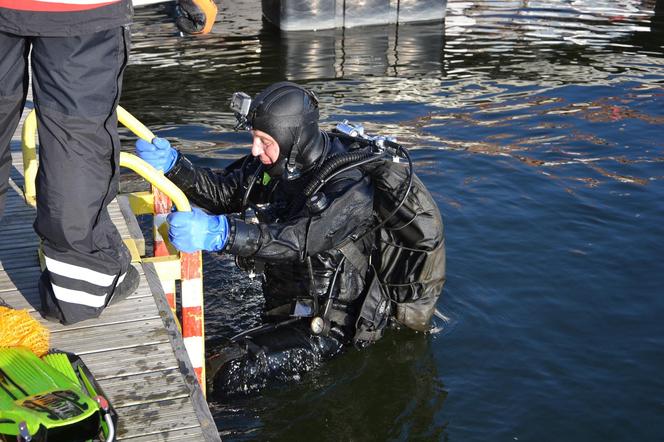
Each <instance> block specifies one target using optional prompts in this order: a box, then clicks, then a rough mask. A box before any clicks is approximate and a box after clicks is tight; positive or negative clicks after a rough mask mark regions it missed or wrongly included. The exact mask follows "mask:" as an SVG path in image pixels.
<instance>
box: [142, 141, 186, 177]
mask: <svg viewBox="0 0 664 442" xmlns="http://www.w3.org/2000/svg"><path fill="white" fill-rule="evenodd" d="M136 155H138V156H139V158H141V159H142V160H145V161H146V162H147V163H149V164H150V165H151V166H152V167H154V168H155V169H159V170H161V171H162V172H164V173H166V172H168V171H169V170H171V169H172V168H173V166H174V165H175V161H176V160H177V159H178V151H177V150H175V149H173V148H172V147H171V143H169V142H168V140H167V139H166V138H155V139H154V140H152V143H148V142H147V141H145V140H143V139H139V140H138V141H136Z"/></svg>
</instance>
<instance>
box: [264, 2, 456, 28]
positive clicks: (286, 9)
mask: <svg viewBox="0 0 664 442" xmlns="http://www.w3.org/2000/svg"><path fill="white" fill-rule="evenodd" d="M261 6H262V8H263V16H264V17H265V18H266V19H267V20H268V21H269V22H271V23H272V24H274V25H275V26H277V27H278V28H279V29H281V30H282V31H315V30H320V29H333V28H351V27H355V26H371V25H385V24H390V23H408V22H416V21H432V20H443V19H444V18H445V8H446V7H447V0H321V1H310V0H261Z"/></svg>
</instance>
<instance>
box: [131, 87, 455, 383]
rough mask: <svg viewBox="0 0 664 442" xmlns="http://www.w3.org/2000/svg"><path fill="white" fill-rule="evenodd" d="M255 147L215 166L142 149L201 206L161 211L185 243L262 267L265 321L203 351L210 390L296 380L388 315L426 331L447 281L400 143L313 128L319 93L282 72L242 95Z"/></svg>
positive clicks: (435, 219) (366, 339)
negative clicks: (214, 350)
mask: <svg viewBox="0 0 664 442" xmlns="http://www.w3.org/2000/svg"><path fill="white" fill-rule="evenodd" d="M231 108H232V109H233V111H234V112H235V116H236V118H237V119H238V126H237V128H242V129H246V130H250V131H251V134H252V137H253V145H252V148H251V155H247V156H246V157H243V158H241V159H240V160H238V161H236V162H234V163H233V164H231V165H230V166H228V167H227V168H226V169H224V170H222V171H217V172H215V171H212V170H210V169H207V168H201V167H197V166H194V165H193V164H192V163H191V162H190V161H189V160H188V159H187V158H186V157H185V156H184V155H182V154H181V153H180V152H179V151H177V150H176V149H174V148H172V147H171V146H170V143H169V142H168V141H167V140H165V139H160V138H155V139H154V140H153V141H152V143H149V142H147V141H143V140H139V141H138V142H137V143H136V152H137V154H138V155H139V156H140V157H141V158H143V159H144V160H146V161H147V162H149V163H150V164H151V165H153V166H154V167H156V168H158V169H160V170H162V171H163V172H164V173H165V175H166V177H167V178H169V179H170V180H171V181H173V182H174V183H175V184H176V185H177V186H178V187H179V188H180V189H182V191H183V192H184V193H185V194H186V195H187V197H188V198H189V199H190V200H191V201H193V202H194V203H195V204H196V205H197V206H199V207H201V208H202V209H204V210H205V211H204V210H201V209H198V208H194V209H193V211H191V212H174V213H171V214H170V215H169V216H168V223H169V239H170V240H171V242H172V243H173V245H174V246H175V247H176V248H178V249H179V250H181V251H185V252H193V251H197V250H207V251H211V252H224V253H228V254H232V255H235V257H236V263H237V264H238V266H240V267H241V268H243V269H245V270H248V271H250V272H255V273H262V275H263V279H262V282H263V284H262V286H263V294H264V297H265V312H264V324H263V325H261V326H259V327H256V328H254V329H251V330H247V331H245V332H243V333H241V334H239V335H237V336H235V337H233V338H231V340H230V344H229V345H227V346H226V347H224V348H222V349H221V351H220V352H219V353H218V354H217V355H215V356H213V357H212V358H210V360H209V361H208V375H209V376H208V379H210V380H211V385H210V387H211V389H212V390H213V391H214V393H215V394H216V395H222V396H223V395H232V394H236V393H249V392H254V391H259V390H260V389H261V388H262V387H264V386H265V385H267V383H269V382H272V381H286V380H289V379H294V378H298V377H299V376H301V375H302V374H303V373H305V372H307V371H309V370H311V369H312V368H314V367H316V366H318V365H319V364H320V363H321V362H322V361H325V360H327V359H329V358H331V357H333V356H336V355H338V354H340V353H341V352H342V351H343V350H344V349H345V348H347V347H348V346H349V345H351V344H352V345H355V346H356V347H358V348H361V347H364V346H366V345H368V344H370V343H372V342H374V341H376V340H378V339H379V338H380V337H381V336H382V333H383V331H384V329H385V327H386V326H387V325H388V323H389V322H391V321H395V322H397V323H401V324H404V325H406V326H408V327H410V328H413V329H416V330H420V331H424V332H426V331H428V330H429V329H430V326H431V325H430V323H431V316H432V315H433V313H434V311H435V303H436V301H437V299H438V296H439V295H440V292H441V290H442V287H443V283H444V281H445V246H444V237H443V225H442V220H441V216H440V213H439V211H438V208H437V207H436V204H435V202H434V201H433V198H432V197H431V194H430V193H429V192H428V191H427V189H426V188H425V187H424V185H423V184H422V182H421V181H420V180H419V179H418V178H417V176H416V175H415V174H414V173H413V170H412V161H411V159H410V156H409V155H408V152H407V150H406V149H405V148H403V147H402V146H401V145H399V144H397V143H396V142H395V141H394V140H390V139H387V138H385V137H369V136H367V135H364V132H363V128H362V127H361V126H352V125H350V124H348V123H346V122H344V124H340V125H338V126H337V129H336V130H335V131H333V132H325V131H322V130H320V128H319V126H318V120H319V109H318V99H317V97H316V96H315V94H314V93H313V92H311V91H309V90H307V89H305V88H303V87H301V86H299V85H297V84H294V83H290V82H279V83H275V84H272V85H271V86H269V87H267V88H266V89H264V90H263V91H262V92H260V93H259V94H258V95H257V96H256V97H255V98H254V99H251V97H250V96H248V95H247V94H244V93H242V92H237V93H235V94H234V95H233V98H232V100H231Z"/></svg>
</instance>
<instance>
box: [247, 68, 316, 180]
mask: <svg viewBox="0 0 664 442" xmlns="http://www.w3.org/2000/svg"><path fill="white" fill-rule="evenodd" d="M248 116H249V122H250V124H251V126H252V128H253V129H256V130H260V131H262V132H265V133H267V134H269V135H270V136H271V137H272V138H274V139H275V141H276V142H277V143H279V159H278V160H277V162H276V163H275V165H274V166H272V167H270V168H269V169H268V173H269V174H270V175H272V176H280V175H281V174H282V173H283V171H284V170H285V168H286V165H287V164H290V165H291V166H295V167H296V168H297V169H298V170H299V171H301V172H304V171H306V170H308V169H310V168H311V167H312V166H313V165H314V163H315V162H316V160H318V158H320V156H321V155H322V153H323V139H322V135H321V133H320V129H319V128H318V118H319V112H318V99H317V98H316V96H315V95H314V94H313V93H312V92H310V91H308V90H306V89H304V88H303V87H301V86H299V85H297V84H295V83H291V82H287V81H284V82H279V83H274V84H272V85H270V86H268V87H267V88H266V89H264V90H263V91H262V92H260V93H259V94H258V95H256V97H255V98H254V99H253V100H252V102H251V107H250V108H249V115H248Z"/></svg>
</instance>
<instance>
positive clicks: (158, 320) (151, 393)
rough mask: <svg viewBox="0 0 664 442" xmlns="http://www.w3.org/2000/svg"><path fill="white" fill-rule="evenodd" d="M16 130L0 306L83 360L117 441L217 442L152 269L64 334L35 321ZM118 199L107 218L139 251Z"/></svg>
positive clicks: (1, 244)
mask: <svg viewBox="0 0 664 442" xmlns="http://www.w3.org/2000/svg"><path fill="white" fill-rule="evenodd" d="M29 104H30V103H29ZM25 113H27V109H26V111H25V112H24V117H25ZM21 127H22V123H21V125H19V128H18V131H17V134H15V136H14V139H13V140H12V168H11V174H10V183H9V184H10V187H9V190H8V193H7V204H6V207H5V213H4V218H3V219H2V220H1V221H0V298H2V299H3V300H4V301H5V302H7V303H8V304H9V305H10V306H12V307H14V308H17V309H28V310H29V311H30V312H31V314H32V316H33V317H34V318H36V319H38V320H39V321H40V322H41V323H43V324H44V325H45V326H47V327H48V328H49V329H50V330H51V347H53V348H57V349H59V350H64V351H69V352H73V353H76V354H78V355H79V356H80V357H81V358H82V359H83V361H84V362H85V364H86V365H87V366H88V368H90V371H91V372H92V373H93V374H94V376H95V377H96V379H97V380H98V381H99V384H100V385H101V387H102V388H103V390H104V393H105V394H106V396H107V397H108V399H109V400H110V402H111V403H112V404H113V407H114V408H115V410H116V411H117V413H118V434H117V439H118V440H127V441H132V442H139V441H141V442H142V441H162V440H168V441H207V440H210V441H218V440H220V438H219V434H218V431H217V429H216V426H215V423H214V420H213V419H212V416H211V414H210V410H209V408H208V406H207V402H206V401H205V398H204V396H203V393H202V391H201V389H200V387H199V385H198V382H197V380H196V375H195V373H194V370H193V368H192V365H191V363H190V361H189V358H188V356H187V353H186V350H185V346H184V343H183V340H182V336H181V334H180V332H179V330H178V327H177V324H176V322H175V320H174V319H173V315H172V313H171V310H170V308H169V306H168V304H167V302H166V298H165V297H164V293H163V290H162V287H161V284H160V282H159V279H158V277H157V274H156V271H155V269H154V267H153V266H152V265H151V264H149V263H134V264H133V265H134V266H135V267H136V268H137V270H138V271H139V273H140V274H141V282H140V285H139V287H138V289H137V290H136V292H135V293H133V294H132V295H131V296H130V297H129V298H128V299H126V300H124V301H122V302H120V303H118V304H117V305H113V306H110V307H108V308H107V309H106V310H105V311H104V312H103V313H102V314H101V316H100V317H99V318H97V319H91V320H87V321H83V322H80V323H77V324H75V325H72V326H67V327H65V326H62V325H60V324H56V323H52V322H48V321H44V320H43V319H42V318H41V316H40V315H39V313H38V311H37V310H38V309H39V307H40V301H39V293H38V290H37V281H38V280H39V275H40V273H41V270H40V266H39V259H38V247H39V238H38V237H37V235H36V234H35V232H34V230H33V228H32V224H33V222H34V218H35V208H34V207H31V206H29V205H27V204H26V203H25V201H24V199H23V195H22V190H21V189H22V188H23V163H22V156H21V151H20V129H21ZM75 197H76V195H72V198H75ZM123 198H124V197H122V196H119V197H118V198H117V199H116V200H114V201H113V203H112V204H111V205H110V206H109V213H110V215H111V217H112V219H113V222H114V223H115V224H116V226H117V227H118V230H119V231H120V234H121V235H122V236H123V238H124V239H127V240H132V241H133V243H134V244H137V245H138V246H139V247H140V244H141V241H142V238H139V237H137V235H140V229H138V228H137V224H136V219H135V218H134V217H133V214H131V211H130V210H129V209H128V206H129V205H128V203H127V202H126V201H125V200H123ZM128 212H129V213H128Z"/></svg>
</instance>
